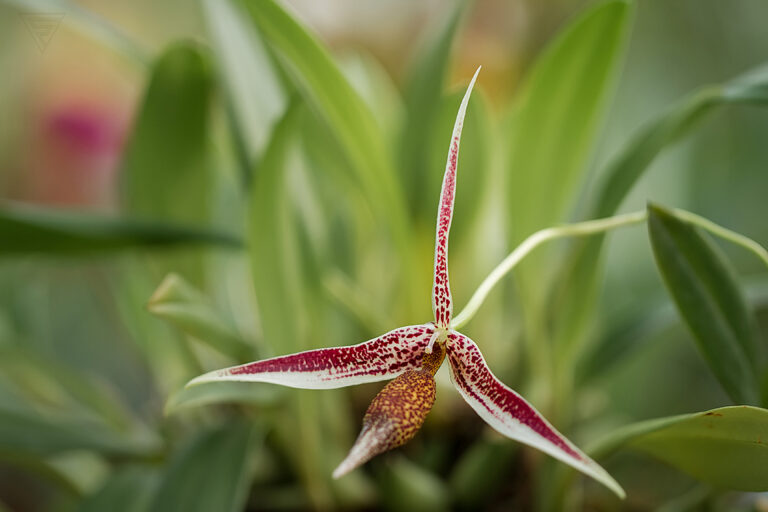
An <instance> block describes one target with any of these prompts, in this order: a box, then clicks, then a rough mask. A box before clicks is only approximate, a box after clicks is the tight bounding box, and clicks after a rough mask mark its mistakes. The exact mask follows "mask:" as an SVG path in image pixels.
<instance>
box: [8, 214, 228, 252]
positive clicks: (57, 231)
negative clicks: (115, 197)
mask: <svg viewBox="0 0 768 512" xmlns="http://www.w3.org/2000/svg"><path fill="white" fill-rule="evenodd" d="M0 235H2V239H3V240H2V243H1V244H0V254H11V255H12V254H29V253H33V254H50V253H55V254H57V255H63V254H66V255H75V254H88V253H99V252H108V251H118V250H125V249H131V248H164V247H168V248H170V247H176V246H186V245H220V246H225V247H241V246H242V242H241V241H240V240H238V239H237V238H236V237H233V236H231V235H229V234H226V233H221V232H217V231H214V230H205V229H197V228H191V227H186V226H182V225H174V224H168V223H154V222H147V221H144V220H138V219H131V218H110V217H104V216H96V215H84V214H75V213H71V212H64V211H60V210H52V209H44V208H37V207H29V206H24V205H11V204H5V205H3V206H0Z"/></svg>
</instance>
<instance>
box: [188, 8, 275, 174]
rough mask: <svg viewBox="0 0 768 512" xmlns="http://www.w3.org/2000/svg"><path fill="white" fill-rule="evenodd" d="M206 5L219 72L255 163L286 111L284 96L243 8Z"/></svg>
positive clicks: (270, 61)
mask: <svg viewBox="0 0 768 512" xmlns="http://www.w3.org/2000/svg"><path fill="white" fill-rule="evenodd" d="M203 6H204V8H205V15H206V21H207V23H208V27H209V31H210V33H211V43H212V46H213V50H214V52H215V54H216V57H217V59H216V64H217V66H218V68H219V69H218V71H219V74H220V75H221V77H222V79H223V82H224V84H225V86H226V92H227V96H228V98H229V102H230V104H231V105H232V114H233V116H234V118H235V121H236V125H237V127H238V128H239V132H240V133H239V134H240V136H241V138H242V141H243V143H244V144H245V145H246V146H247V151H248V157H249V162H251V164H253V162H255V161H256V158H257V157H260V156H261V152H262V151H263V149H264V146H265V145H266V143H267V141H268V139H269V133H270V130H271V129H272V126H273V125H274V123H275V122H277V120H278V119H279V118H280V116H281V114H282V112H283V111H284V110H285V107H286V98H285V94H284V93H283V91H282V90H281V84H280V81H279V79H278V77H277V76H276V73H275V71H274V64H273V62H272V60H271V58H270V56H269V54H268V53H267V50H266V48H265V47H264V43H263V42H262V41H261V40H260V39H259V38H258V37H257V36H256V34H254V33H253V28H252V27H251V25H250V24H248V23H247V21H246V19H247V15H246V13H244V12H242V9H241V8H240V6H239V5H233V4H232V2H230V0H205V1H204V2H203Z"/></svg>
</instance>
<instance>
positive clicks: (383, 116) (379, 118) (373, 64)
mask: <svg viewBox="0 0 768 512" xmlns="http://www.w3.org/2000/svg"><path fill="white" fill-rule="evenodd" d="M339 65H340V66H341V71H342V73H344V76H345V77H346V78H347V80H348V81H349V83H350V85H352V87H354V88H355V90H356V91H357V92H358V94H359V95H360V98H362V99H363V101H365V103H366V105H368V108H369V109H370V110H371V113H372V114H373V116H374V118H375V119H376V122H377V123H378V124H379V126H380V127H381V131H382V134H383V136H384V137H385V139H384V140H385V143H386V144H387V146H394V145H396V144H395V143H396V139H397V137H399V136H400V127H401V124H402V120H403V117H404V116H405V107H404V105H403V100H402V98H401V97H400V91H399V89H398V88H397V85H395V83H394V82H393V81H392V77H391V76H390V75H389V73H388V72H387V70H386V69H384V66H383V65H382V64H381V63H380V62H379V61H378V60H376V58H375V57H374V56H372V55H371V54H370V53H367V52H365V51H361V50H355V51H352V52H350V53H343V54H342V55H341V56H340V62H339Z"/></svg>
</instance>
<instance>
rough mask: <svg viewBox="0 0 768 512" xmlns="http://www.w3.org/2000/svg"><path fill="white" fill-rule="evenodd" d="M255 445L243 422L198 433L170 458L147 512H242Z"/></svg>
mask: <svg viewBox="0 0 768 512" xmlns="http://www.w3.org/2000/svg"><path fill="white" fill-rule="evenodd" d="M255 443H256V435H255V432H254V428H253V427H252V426H251V425H249V424H247V423H245V422H243V421H232V422H230V423H227V424H226V425H224V426H222V427H219V428H216V429H214V430H209V431H204V432H201V433H200V434H198V435H197V436H196V437H195V438H193V439H192V440H191V441H190V442H188V443H187V444H186V446H184V447H183V448H182V449H181V450H180V451H179V452H177V453H176V454H175V456H174V457H173V458H172V459H171V461H170V463H169V465H168V467H167V469H166V471H165V474H164V475H163V476H162V478H161V481H160V485H159V488H158V490H157V493H156V495H155V497H154V499H153V501H152V506H151V507H150V508H149V510H150V511H152V512H165V511H167V510H184V511H186V512H196V511H200V512H208V511H211V510H216V511H221V512H239V511H241V510H243V507H244V506H245V502H246V499H247V497H248V489H249V487H250V474H251V468H250V461H251V459H252V454H253V449H254V447H255Z"/></svg>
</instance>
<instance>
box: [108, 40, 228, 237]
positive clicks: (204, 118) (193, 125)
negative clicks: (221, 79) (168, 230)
mask: <svg viewBox="0 0 768 512" xmlns="http://www.w3.org/2000/svg"><path fill="white" fill-rule="evenodd" d="M212 89H213V79H212V76H211V69H210V64H209V62H208V57H207V55H205V54H204V53H203V52H202V51H201V49H200V48H199V47H198V46H197V45H195V44H193V43H176V44H173V45H171V46H170V47H168V48H167V49H166V50H165V51H164V52H163V54H162V55H160V57H159V58H158V59H157V60H156V61H155V63H154V64H153V66H152V69H151V72H150V78H149V83H148V85H147V88H146V90H145V92H144V97H143V99H142V102H141V106H140V107H139V113H138V117H137V120H136V122H135V125H134V127H133V131H132V134H131V138H130V140H129V142H128V145H127V147H126V150H125V157H124V160H123V168H122V171H121V178H122V180H123V183H122V185H123V190H122V192H123V204H124V206H125V208H126V209H127V210H128V211H130V212H131V213H132V214H134V215H136V216H138V217H143V218H149V219H160V220H168V221H177V222H200V223H203V224H205V223H207V222H208V221H209V217H210V206H211V203H212V194H211V189H212V186H213V179H212V178H213V175H212V173H211V172H210V169H209V162H208V151H207V148H208V117H209V110H210V103H211V101H210V100H211V93H212Z"/></svg>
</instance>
